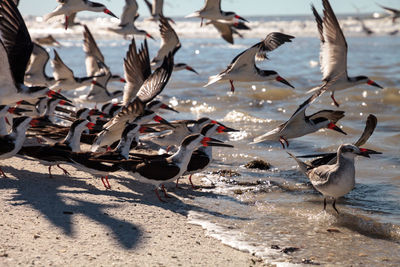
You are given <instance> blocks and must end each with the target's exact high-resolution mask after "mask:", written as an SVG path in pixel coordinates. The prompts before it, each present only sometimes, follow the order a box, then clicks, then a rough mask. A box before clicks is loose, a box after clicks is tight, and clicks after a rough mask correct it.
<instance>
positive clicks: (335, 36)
mask: <svg viewBox="0 0 400 267" xmlns="http://www.w3.org/2000/svg"><path fill="white" fill-rule="evenodd" d="M322 4H323V6H324V18H323V19H322V18H321V17H320V15H319V14H318V12H317V10H316V9H315V7H314V6H313V5H311V9H312V11H313V13H314V16H315V20H316V22H317V26H318V32H319V38H320V40H321V52H320V64H321V71H322V81H323V82H327V81H330V80H332V78H333V77H335V76H337V75H338V74H339V73H340V74H341V76H340V77H339V78H338V79H337V81H336V83H335V84H332V86H331V87H330V88H329V90H330V91H331V98H332V100H333V103H334V104H335V105H336V106H339V103H338V102H337V101H336V100H335V96H334V94H335V91H338V90H343V89H346V88H349V87H353V86H356V85H358V84H363V83H366V84H368V85H372V86H375V87H379V88H382V87H381V86H380V85H378V84H377V83H376V82H374V81H373V80H370V79H369V78H368V77H366V76H356V77H349V76H348V75H347V42H346V38H345V37H344V35H343V32H342V29H341V28H340V25H339V22H338V20H337V18H336V16H335V13H334V12H333V9H332V7H331V5H330V4H329V1H328V0H322ZM319 88H320V87H316V88H313V89H311V90H310V91H308V92H313V91H315V90H318V89H319Z"/></svg>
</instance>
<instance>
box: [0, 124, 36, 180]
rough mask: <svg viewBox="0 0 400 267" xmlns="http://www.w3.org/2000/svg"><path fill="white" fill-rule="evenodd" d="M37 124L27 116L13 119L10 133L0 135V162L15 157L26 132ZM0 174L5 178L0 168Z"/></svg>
mask: <svg viewBox="0 0 400 267" xmlns="http://www.w3.org/2000/svg"><path fill="white" fill-rule="evenodd" d="M37 123H38V121H36V120H33V119H32V118H30V117H27V116H23V117H19V118H15V119H14V121H13V128H12V132H11V133H10V134H8V135H0V160H1V159H8V158H11V157H13V156H15V154H17V152H18V151H19V150H20V149H21V147H22V145H23V144H24V141H25V137H26V130H28V128H29V127H30V126H32V125H35V124H37ZM0 174H2V175H3V176H4V177H7V176H6V175H5V173H4V172H3V170H2V169H1V167H0Z"/></svg>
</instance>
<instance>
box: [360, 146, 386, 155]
mask: <svg viewBox="0 0 400 267" xmlns="http://www.w3.org/2000/svg"><path fill="white" fill-rule="evenodd" d="M359 149H360V153H357V155H360V156H363V157H366V158H369V157H370V156H369V155H371V154H382V152H378V151H375V150H372V149H368V148H361V147H360V148H359Z"/></svg>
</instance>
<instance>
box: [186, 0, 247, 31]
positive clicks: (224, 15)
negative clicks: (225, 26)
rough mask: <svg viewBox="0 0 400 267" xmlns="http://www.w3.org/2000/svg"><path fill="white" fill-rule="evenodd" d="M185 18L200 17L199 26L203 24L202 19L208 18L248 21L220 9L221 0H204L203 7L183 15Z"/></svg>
mask: <svg viewBox="0 0 400 267" xmlns="http://www.w3.org/2000/svg"><path fill="white" fill-rule="evenodd" d="M185 18H201V24H200V26H203V19H209V20H234V19H238V20H243V21H246V22H248V21H247V20H246V19H244V18H242V17H241V16H239V15H237V14H236V13H235V12H231V11H222V10H221V0H206V1H205V4H204V7H203V8H202V9H200V10H198V11H196V12H194V13H192V14H189V15H187V16H185Z"/></svg>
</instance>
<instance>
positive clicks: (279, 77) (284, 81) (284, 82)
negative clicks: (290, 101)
mask: <svg viewBox="0 0 400 267" xmlns="http://www.w3.org/2000/svg"><path fill="white" fill-rule="evenodd" d="M275 80H277V81H278V82H280V83H283V84H286V85H287V86H290V87H292V88H293V89H294V86H293V85H291V84H290V83H289V82H288V81H286V80H285V79H283V78H282V77H281V76H279V75H278V77H276V78H275Z"/></svg>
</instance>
